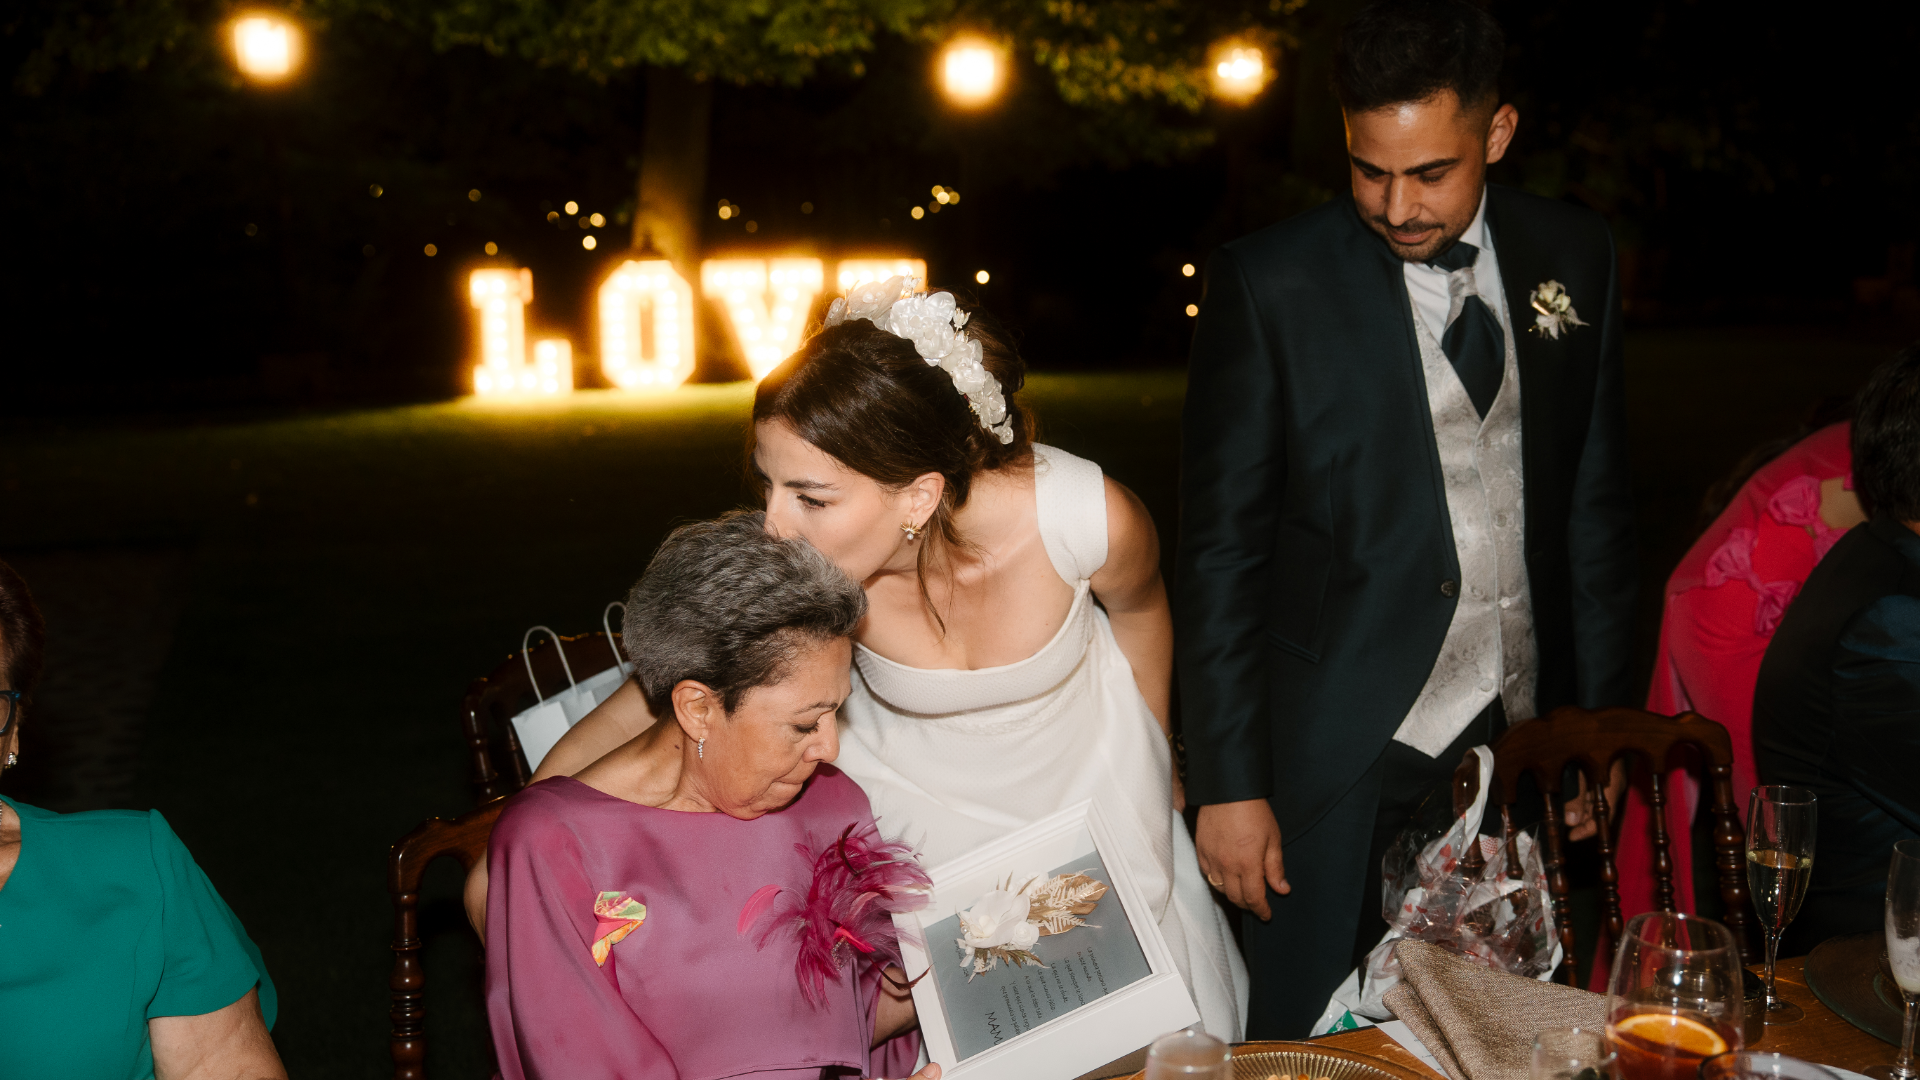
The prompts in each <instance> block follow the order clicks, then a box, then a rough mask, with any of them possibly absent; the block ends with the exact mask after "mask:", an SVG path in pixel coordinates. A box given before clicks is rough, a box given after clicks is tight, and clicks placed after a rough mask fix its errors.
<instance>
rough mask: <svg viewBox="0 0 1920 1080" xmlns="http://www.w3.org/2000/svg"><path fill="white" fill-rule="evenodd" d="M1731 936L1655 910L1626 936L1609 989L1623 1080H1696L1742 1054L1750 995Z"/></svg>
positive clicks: (1611, 1031) (1703, 922)
mask: <svg viewBox="0 0 1920 1080" xmlns="http://www.w3.org/2000/svg"><path fill="white" fill-rule="evenodd" d="M1740 970H1741V968H1740V949H1739V947H1738V946H1737V945H1736V944H1735V943H1734V940H1733V933H1732V931H1730V930H1728V929H1727V928H1726V927H1724V926H1722V925H1720V924H1719V923H1717V922H1714V921H1713V920H1712V919H1703V918H1701V917H1700V916H1698V915H1677V914H1674V913H1672V912H1666V911H1650V912H1647V913H1646V914H1644V915H1636V916H1634V917H1633V919H1632V920H1630V921H1629V922H1628V923H1627V926H1626V930H1625V932H1623V933H1622V934H1621V935H1620V946H1619V948H1618V949H1617V950H1615V952H1614V956H1613V978H1612V979H1611V980H1610V981H1609V982H1608V984H1607V1037H1608V1038H1609V1039H1610V1040H1612V1042H1613V1049H1614V1052H1615V1054H1616V1055H1618V1065H1617V1067H1618V1069H1619V1071H1620V1074H1621V1076H1622V1077H1623V1078H1624V1080H1695V1078H1696V1077H1697V1076H1698V1074H1699V1070H1700V1063H1701V1062H1702V1061H1705V1060H1706V1059H1708V1058H1710V1057H1716V1056H1718V1055H1720V1054H1724V1053H1726V1052H1728V1051H1730V1050H1738V1049H1740V1047H1741V1037H1740V1029H1741V1021H1742V1019H1743V1018H1744V1013H1745V1004H1744V999H1745V994H1744V993H1743V992H1742V990H1741V982H1740Z"/></svg>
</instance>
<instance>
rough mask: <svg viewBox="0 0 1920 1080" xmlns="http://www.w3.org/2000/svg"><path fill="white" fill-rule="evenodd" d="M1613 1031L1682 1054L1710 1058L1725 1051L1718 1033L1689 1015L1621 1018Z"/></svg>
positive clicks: (1723, 1041)
mask: <svg viewBox="0 0 1920 1080" xmlns="http://www.w3.org/2000/svg"><path fill="white" fill-rule="evenodd" d="M1613 1029H1614V1030H1615V1031H1616V1032H1619V1033H1620V1034H1622V1035H1632V1036H1634V1037H1636V1038H1640V1039H1645V1040H1646V1041H1647V1042H1650V1043H1655V1044H1657V1045H1660V1046H1671V1047H1674V1048H1675V1049H1678V1050H1680V1051H1681V1052H1682V1053H1687V1054H1698V1055H1699V1056H1701V1057H1712V1056H1714V1055H1715V1054H1724V1053H1726V1052H1727V1040H1725V1039H1723V1038H1721V1037H1720V1033H1719V1032H1717V1031H1715V1030H1713V1029H1712V1028H1710V1027H1708V1026H1707V1025H1705V1024H1703V1023H1701V1022H1700V1021H1698V1020H1695V1019H1693V1018H1692V1017H1689V1016H1676V1015H1674V1014H1671V1013H1635V1014H1633V1015H1632V1016H1623V1017H1621V1018H1620V1019H1619V1020H1618V1021H1617V1022H1615V1023H1614V1025H1613Z"/></svg>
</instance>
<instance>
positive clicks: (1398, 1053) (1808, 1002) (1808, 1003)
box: [1315, 957, 1898, 1080]
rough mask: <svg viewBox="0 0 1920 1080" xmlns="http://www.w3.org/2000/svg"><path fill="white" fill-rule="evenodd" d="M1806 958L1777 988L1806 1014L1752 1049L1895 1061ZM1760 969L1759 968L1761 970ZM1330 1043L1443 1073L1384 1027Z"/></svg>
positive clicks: (1836, 1059)
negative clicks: (1839, 1006)
mask: <svg viewBox="0 0 1920 1080" xmlns="http://www.w3.org/2000/svg"><path fill="white" fill-rule="evenodd" d="M1805 966H1806V960H1805V958H1804V957H1795V958H1793V959H1791V960H1782V961H1780V967H1779V972H1778V976H1777V981H1776V987H1777V990H1778V993H1779V995H1780V996H1781V997H1783V998H1785V999H1786V1000H1788V1001H1791V1002H1793V1003H1794V1004H1795V1005H1798V1006H1800V1008H1801V1009H1802V1010H1804V1011H1805V1012H1806V1014H1807V1015H1806V1016H1805V1017H1804V1018H1803V1019H1801V1020H1799V1021H1796V1022H1795V1023H1791V1024H1781V1025H1778V1026H1775V1027H1770V1028H1768V1029H1767V1033H1766V1034H1765V1035H1764V1036H1762V1037H1761V1039H1760V1041H1759V1042H1757V1043H1754V1044H1753V1045H1751V1046H1749V1047H1748V1049H1750V1050H1767V1051H1772V1052H1775V1053H1781V1054H1786V1055H1787V1056H1789V1057H1797V1058H1800V1059H1801V1060H1803V1061H1811V1062H1814V1063H1815V1064H1819V1065H1837V1066H1839V1067H1840V1068H1842V1069H1851V1070H1852V1071H1854V1072H1864V1071H1865V1070H1866V1068H1867V1066H1869V1065H1880V1064H1885V1063H1887V1062H1891V1061H1892V1060H1893V1058H1894V1055H1895V1054H1896V1053H1898V1048H1897V1047H1895V1046H1893V1045H1891V1044H1890V1043H1884V1042H1881V1041H1880V1040H1879V1039H1876V1038H1874V1037H1873V1036H1871V1035H1869V1034H1867V1033H1866V1032H1864V1031H1861V1030H1860V1029H1859V1028H1857V1027H1854V1026H1853V1025H1852V1024H1849V1023H1847V1022H1846V1021H1845V1020H1843V1019H1841V1017H1840V1014H1839V1013H1836V1012H1834V1011H1833V1010H1832V1009H1829V1008H1827V1007H1826V1005H1824V1004H1822V1003H1821V1001H1820V999H1819V998H1817V997H1814V996H1813V991H1812V990H1810V989H1808V988H1807V980H1806V975H1805V972H1804V971H1803V969H1804V967H1805ZM1756 970H1758V969H1756ZM1315 1041H1317V1042H1324V1043H1326V1044H1327V1045H1329V1046H1338V1047H1340V1048H1341V1049H1343V1050H1355V1051H1358V1052H1360V1053H1362V1054H1372V1055H1373V1056H1374V1057H1380V1058H1386V1059H1387V1060H1388V1061H1391V1062H1394V1063H1395V1064H1398V1065H1405V1066H1408V1067H1410V1068H1413V1069H1417V1070H1418V1071H1420V1072H1421V1073H1423V1074H1425V1075H1427V1076H1431V1077H1436V1078H1440V1080H1444V1078H1443V1077H1440V1074H1439V1073H1437V1072H1434V1071H1433V1070H1432V1069H1430V1068H1428V1067H1427V1066H1426V1065H1425V1064H1424V1063H1423V1062H1421V1060H1420V1059H1419V1058H1417V1057H1414V1056H1413V1055H1412V1054H1410V1053H1408V1052H1407V1051H1406V1050H1405V1049H1404V1048H1403V1047H1401V1045H1400V1044H1399V1043H1397V1042H1394V1041H1393V1040H1392V1039H1391V1038H1388V1037H1387V1035H1386V1034H1385V1033H1384V1032H1382V1031H1381V1030H1380V1029H1379V1028H1361V1029H1360V1030H1358V1031H1343V1032H1341V1033H1340V1034H1338V1035H1327V1036H1323V1037H1322V1038H1320V1039H1318V1040H1315Z"/></svg>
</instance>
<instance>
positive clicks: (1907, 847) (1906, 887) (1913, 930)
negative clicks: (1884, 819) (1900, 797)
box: [1866, 840, 1920, 1080]
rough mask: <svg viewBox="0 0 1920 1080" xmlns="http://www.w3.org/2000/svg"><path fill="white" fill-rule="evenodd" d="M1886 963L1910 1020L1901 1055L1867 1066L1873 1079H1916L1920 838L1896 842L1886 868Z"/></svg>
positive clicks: (1919, 997)
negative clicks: (1914, 1050) (1914, 1029)
mask: <svg viewBox="0 0 1920 1080" xmlns="http://www.w3.org/2000/svg"><path fill="white" fill-rule="evenodd" d="M1887 966H1888V967H1889V968H1892V969H1893V981H1894V982H1896V983H1898V984H1900V996H1901V997H1903V998H1905V999H1906V1003H1907V1022H1906V1023H1905V1024H1904V1025H1902V1030H1901V1033H1900V1056H1899V1057H1898V1058H1897V1059H1895V1060H1894V1063H1893V1064H1891V1065H1875V1066H1873V1067H1872V1068H1870V1069H1868V1070H1866V1073H1867V1075H1868V1076H1871V1077H1873V1078H1874V1080H1915V1078H1916V1077H1920V1069H1916V1068H1915V1067H1914V1060H1913V1028H1914V1024H1915V1022H1916V1021H1920V840H1902V841H1900V842H1899V843H1897V844H1895V845H1893V865H1892V866H1891V867H1889V868H1888V869H1887Z"/></svg>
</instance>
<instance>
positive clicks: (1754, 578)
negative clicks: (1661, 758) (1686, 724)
mask: <svg viewBox="0 0 1920 1080" xmlns="http://www.w3.org/2000/svg"><path fill="white" fill-rule="evenodd" d="M1847 436H1848V426H1847V425H1846V424H1844V423H1840V424H1833V425H1830V426H1828V427H1824V428H1821V429H1820V430H1818V431H1816V432H1814V433H1813V434H1811V435H1809V436H1807V437H1806V438H1804V439H1801V440H1800V441H1799V442H1797V443H1795V444H1794V445H1793V446H1791V447H1790V448H1788V449H1787V450H1786V451H1785V452H1784V453H1782V454H1780V456H1778V457H1776V458H1774V459H1773V460H1772V461H1770V462H1768V463H1767V464H1765V465H1763V466H1761V467H1760V468H1759V469H1758V470H1756V471H1755V472H1754V474H1753V475H1752V476H1751V477H1749V478H1748V479H1747V481H1746V482H1745V483H1744V484H1742V485H1741V487H1740V489H1739V491H1738V492H1737V493H1735V495H1734V497H1733V500H1732V501H1731V502H1730V503H1729V504H1728V505H1727V508H1726V509H1725V510H1724V511H1722V512H1721V514H1720V516H1719V517H1717V518H1715V519H1714V521H1713V524H1711V525H1709V526H1708V527H1707V531H1706V532H1705V533H1703V534H1701V536H1700V539H1698V540H1696V541H1694V544H1693V547H1692V548H1690V549H1689V550H1688V551H1687V554H1686V557H1685V558H1683V559H1681V560H1680V565H1679V566H1678V567H1676V568H1675V569H1674V571H1673V576H1672V577H1670V578H1668V579H1667V591H1666V610H1665V613H1664V615H1663V617H1662V620H1661V623H1660V646H1659V654H1658V655H1657V657H1656V658H1655V660H1654V666H1653V683H1652V686H1651V688H1650V689H1649V691H1648V693H1647V708H1648V709H1650V710H1652V711H1653V712H1657V713H1665V714H1667V715H1674V714H1677V713H1682V712H1686V711H1688V710H1691V711H1693V712H1697V713H1699V714H1700V715H1702V716H1705V717H1707V718H1708V719H1710V720H1717V721H1719V722H1720V723H1721V724H1723V725H1725V726H1726V728H1727V731H1728V733H1729V734H1731V735H1732V736H1733V759H1734V760H1733V795H1734V801H1735V803H1736V805H1737V806H1738V807H1739V809H1740V813H1741V820H1742V821H1743V822H1744V821H1745V815H1746V806H1747V794H1748V792H1750V791H1751V790H1752V789H1753V784H1754V765H1753V733H1752V722H1753V686H1754V682H1755V680H1756V679H1757V678H1758V677H1759V674H1760V659H1761V657H1762V656H1764V655H1765V654H1766V651H1767V642H1769V641H1771V640H1773V631H1774V629H1775V628H1776V627H1778V626H1779V625H1780V617H1781V616H1782V615H1783V614H1785V613H1786V610H1787V605H1788V604H1789V603H1791V602H1792V601H1793V598H1794V595H1795V594H1797V593H1798V592H1799V591H1800V586H1801V584H1802V583H1803V582H1805V581H1806V579H1807V575H1808V574H1810V573H1812V572H1813V568H1814V566H1815V565H1816V564H1817V563H1819V561H1820V559H1821V558H1822V557H1823V556H1825V555H1826V553H1827V549H1829V548H1831V547H1832V546H1833V545H1834V544H1835V543H1836V542H1837V541H1839V539H1840V537H1841V536H1842V535H1844V534H1845V532H1846V531H1847V530H1848V529H1850V528H1852V527H1853V526H1854V525H1857V524H1859V523H1860V522H1861V521H1863V520H1865V519H1864V516H1863V515H1862V514H1861V512H1860V503H1859V500H1857V499H1856V498H1854V495H1853V492H1852V485H1851V483H1850V480H1849V477H1850V474H1851V470H1852V458H1851V455H1850V454H1849V451H1848V448H1847ZM1667 790H1668V791H1669V792H1671V793H1672V794H1671V795H1670V796H1669V800H1668V807H1667V833H1668V836H1669V837H1670V838H1671V841H1672V849H1671V850H1672V854H1673V863H1674V866H1675V867H1676V868H1678V872H1677V873H1675V874H1674V881H1673V885H1674V900H1675V902H1676V903H1677V904H1678V905H1679V908H1680V910H1682V911H1693V910H1696V909H1695V907H1694V895H1693V877H1692V874H1691V872H1690V868H1691V867H1692V865H1693V839H1692V830H1691V827H1690V826H1691V823H1692V821H1693V817H1694V812H1695V810H1696V809H1697V808H1698V806H1699V803H1700V789H1699V785H1698V784H1697V783H1695V782H1694V781H1693V780H1691V779H1690V778H1688V774H1687V773H1686V772H1685V771H1684V770H1675V771H1674V774H1673V776H1672V777H1671V782H1670V784H1669V786H1668V789H1667ZM1652 835H1653V833H1652V816H1651V814H1650V812H1649V809H1648V804H1647V800H1646V796H1645V793H1644V792H1643V791H1642V789H1641V788H1640V787H1639V786H1638V785H1636V786H1635V787H1634V788H1633V789H1632V790H1631V791H1630V793H1629V794H1628V796H1627V800H1626V806H1625V809H1624V811H1623V817H1622V823H1621V832H1620V855H1619V868H1620V907H1621V912H1622V914H1623V915H1625V916H1626V917H1629V918H1631V917H1632V916H1633V915H1635V914H1637V913H1639V912H1642V911H1650V910H1652V909H1653V907H1654V906H1655V905H1654V882H1653V875H1652V866H1653V841H1652ZM1596 966H1598V967H1604V965H1596ZM1602 977H1604V974H1603V975H1602Z"/></svg>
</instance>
